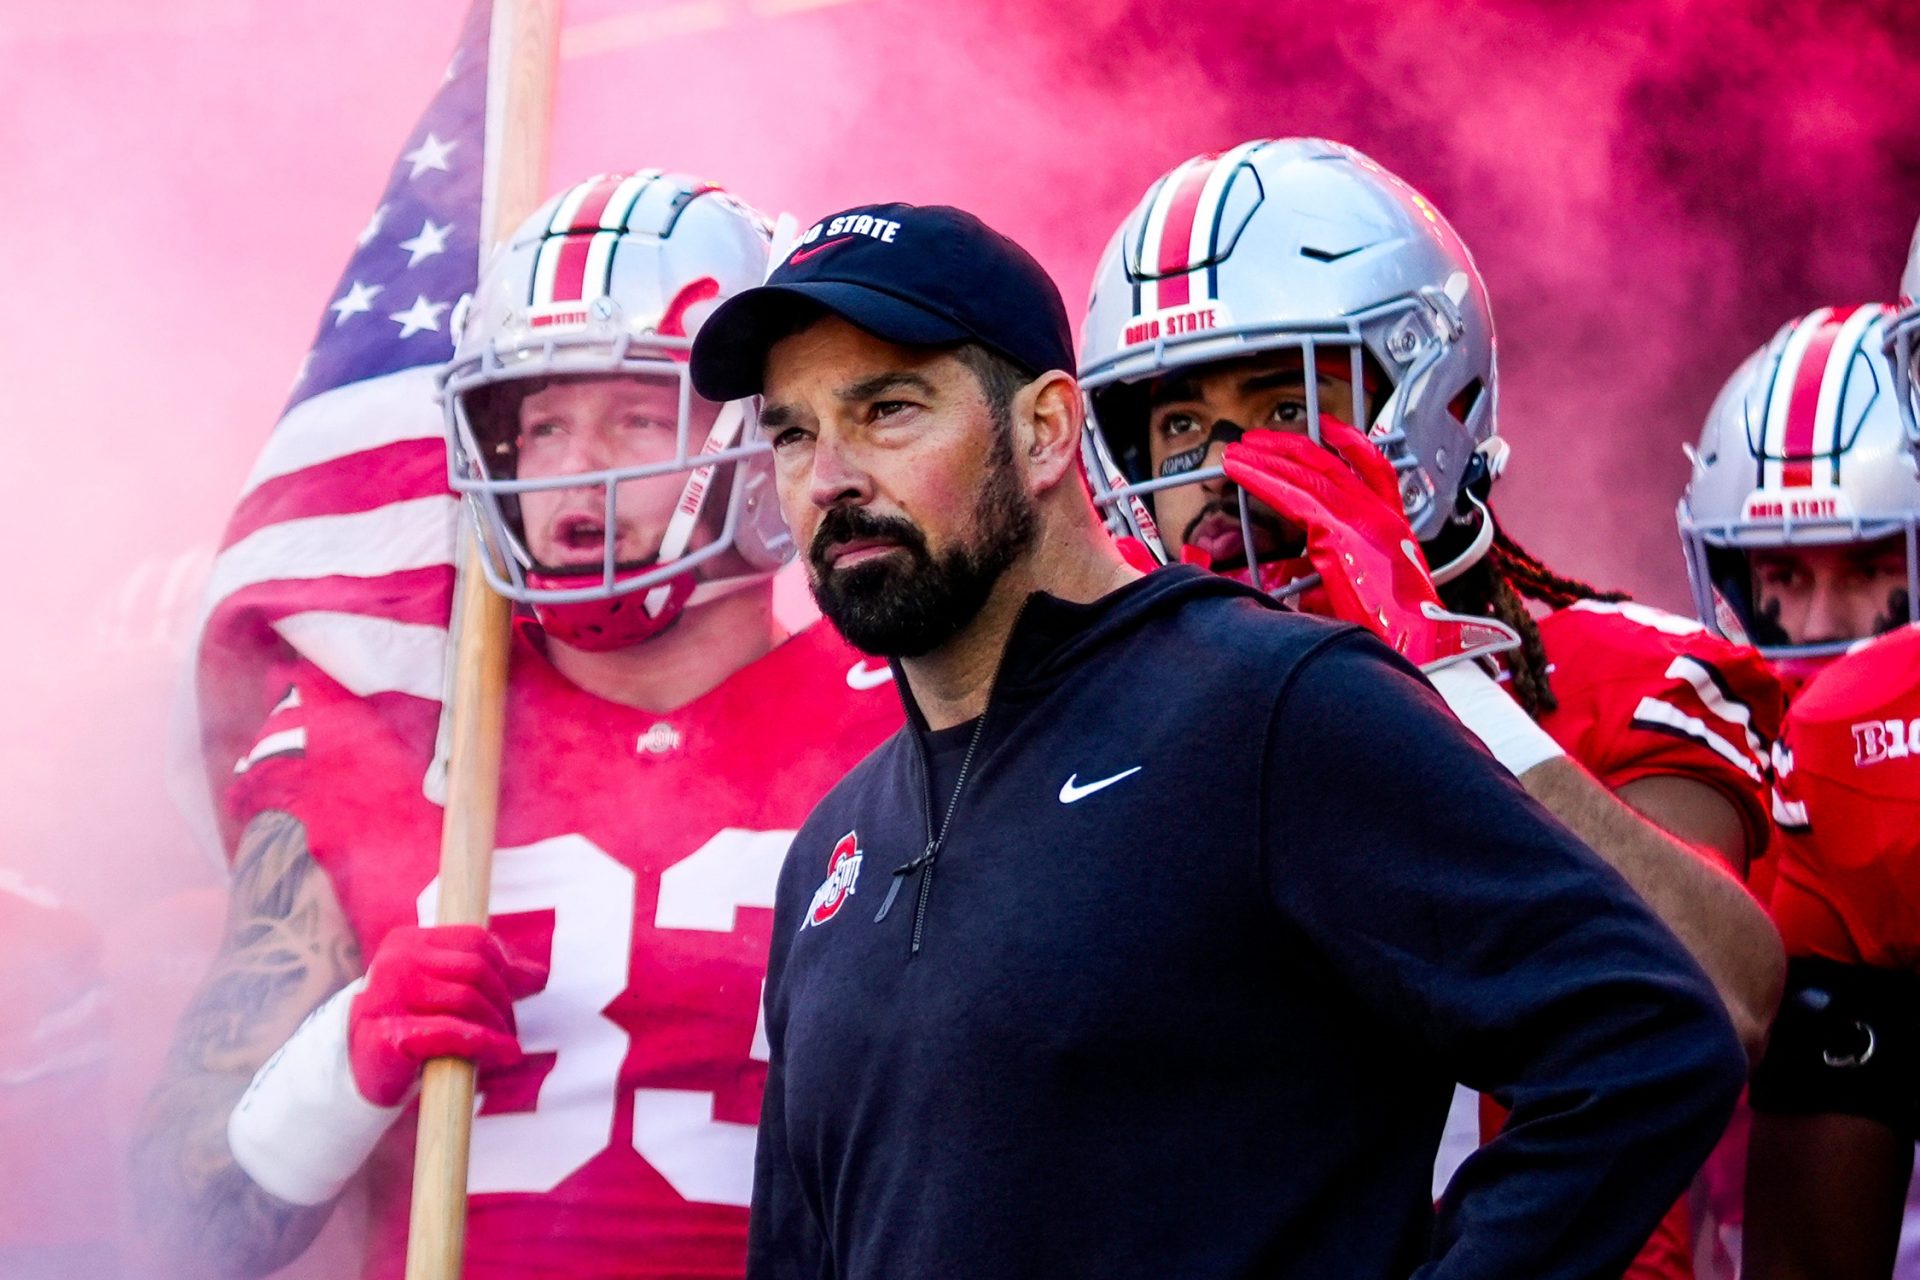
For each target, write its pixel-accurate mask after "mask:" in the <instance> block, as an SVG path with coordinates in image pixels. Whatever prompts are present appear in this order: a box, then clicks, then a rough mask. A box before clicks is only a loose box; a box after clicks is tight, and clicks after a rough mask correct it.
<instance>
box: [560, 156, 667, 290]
mask: <svg viewBox="0 0 1920 1280" xmlns="http://www.w3.org/2000/svg"><path fill="white" fill-rule="evenodd" d="M659 177H660V170H658V169H645V170H642V171H641V172H639V173H636V174H633V175H631V176H622V175H620V174H606V175H602V176H600V177H598V178H590V179H588V180H587V181H585V182H582V183H580V184H578V185H577V186H575V187H574V188H573V189H572V190H571V191H569V192H567V194H566V196H565V197H564V198H562V199H561V201H560V203H559V205H558V206H557V207H556V208H555V209H554V211H553V218H552V219H551V220H550V221H549V222H548V224H547V233H548V235H547V239H546V241H545V242H544V243H543V244H541V246H540V256H539V258H538V260H537V261H536V263H535V265H534V275H533V297H531V298H529V299H528V301H529V302H530V303H531V304H532V305H533V306H535V307H544V306H550V305H552V304H553V303H556V302H580V301H583V300H585V299H587V298H590V297H591V298H597V297H599V296H600V295H602V294H604V293H606V292H608V280H609V272H610V269H611V266H612V262H613V249H614V246H615V245H616V244H618V243H619V242H620V233H621V232H622V231H624V230H625V229H626V226H627V219H628V218H629V217H630V216H632V214H633V209H634V206H635V205H637V204H638V203H639V202H640V197H641V195H642V193H644V192H645V191H646V189H647V187H648V186H649V185H650V184H652V183H653V181H654V180H655V179H657V178H659Z"/></svg>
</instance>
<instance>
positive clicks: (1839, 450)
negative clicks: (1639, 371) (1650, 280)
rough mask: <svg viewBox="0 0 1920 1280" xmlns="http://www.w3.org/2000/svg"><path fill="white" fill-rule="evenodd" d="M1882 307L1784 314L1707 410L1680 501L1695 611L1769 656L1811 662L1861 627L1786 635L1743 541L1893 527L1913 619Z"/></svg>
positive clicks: (1916, 569) (1916, 593)
mask: <svg viewBox="0 0 1920 1280" xmlns="http://www.w3.org/2000/svg"><path fill="white" fill-rule="evenodd" d="M1892 316H1893V308H1891V307H1882V306H1858V307H1823V308H1821V309H1820V310H1818V311H1814V312H1811V313H1810V314H1808V315H1805V316H1801V317H1799V318H1798V319H1795V320H1792V321H1789V322H1788V323H1787V324H1786V325H1784V326H1782V328H1781V329H1780V331H1779V332H1778V333H1776V334H1774V336H1773V338H1772V339H1771V340H1770V341H1768V343H1767V344H1766V345H1765V346H1764V347H1762V348H1761V349H1760V350H1758V351H1756V352H1754V353H1753V354H1752V355H1750V356H1748V357H1747V359H1746V360H1745V362H1743V363H1742V364H1741V365H1740V367H1739V369H1738V370H1736V371H1735V372H1734V374H1733V376H1732V377H1731V378H1730V379H1728V381H1727V383H1726V385H1725V386H1724V387H1723V388H1722V389H1721V391H1720V394H1719V396H1718V397H1717V398H1716V399H1715V400H1714V402H1713V407H1712V409H1711V410H1709V411H1708V414H1707V421H1706V426H1705V429H1704V430H1703V431H1702V432H1701V435H1700V444H1699V447H1698V448H1689V449H1688V450H1687V456H1688V458H1689V459H1690V461H1691V462H1692V464H1693V474H1692V477H1691V478H1690V479H1689V480H1688V481H1687V487H1686V491H1685V493H1684V494H1683V495H1682V496H1681V499H1680V507H1679V512H1678V516H1679V523H1680V539H1681V542H1682V544H1683V546H1684V548H1685V551H1686V557H1687V577H1688V580H1689V582H1690V583H1691V585H1692V588H1693V599H1694V608H1695V610H1696V612H1697V613H1698V615H1699V617H1700V620H1701V621H1702V622H1704V623H1706V624H1707V625H1708V626H1709V627H1710V628H1712V629H1713V630H1714V631H1716V632H1718V633H1719V634H1721V635H1723V636H1725V637H1727V638H1728V639H1730V640H1734V641H1737V642H1740V643H1746V644H1753V645H1754V646H1755V647H1756V648H1758V649H1759V650H1760V652H1761V653H1763V654H1765V655H1766V656H1767V658H1768V659H1770V660H1772V661H1774V662H1777V663H1782V662H1783V663H1789V664H1791V663H1795V662H1812V663H1818V662H1819V661H1822V660H1824V659H1826V658H1829V657H1831V656H1833V655H1835V654H1838V653H1842V652H1844V651H1845V650H1846V649H1847V647H1848V646H1849V645H1850V644H1853V643H1855V642H1856V641H1858V640H1859V639H1861V638H1862V637H1858V636H1855V637H1848V638H1846V639H1841V640H1836V641H1833V642H1831V643H1823V644H1805V645H1795V644H1790V643H1788V642H1787V640H1786V638H1785V636H1784V635H1781V634H1780V633H1779V628H1778V626H1777V625H1776V624H1773V623H1772V622H1771V621H1770V620H1769V619H1768V618H1766V617H1763V616H1761V615H1760V613H1759V611H1758V610H1757V608H1756V606H1755V601H1754V581H1753V566H1752V564H1751V563H1750V553H1751V552H1753V551H1755V550H1758V549H1762V548H1770V547H1784V546H1796V547H1808V546H1832V545H1835V544H1843V543H1855V542H1874V541H1878V540H1880V539H1884V538H1888V537H1892V536H1895V535H1900V536H1903V537H1904V538H1905V542H1906V563H1907V612H1908V617H1909V619H1910V620H1912V621H1920V556H1917V555H1916V551H1920V545H1916V538H1917V537H1920V534H1917V532H1916V530H1917V529H1920V475H1917V474H1916V468H1915V459H1914V454H1913V452H1912V450H1911V449H1910V448H1909V447H1908V439H1907V432H1906V429H1905V427H1904V426H1903V422H1902V413H1901V410H1900V396H1899V394H1898V393H1897V391H1896V386H1895V378H1894V376H1893V366H1892V364H1891V362H1890V361H1889V359H1888V353H1887V346H1888V343H1887V339H1886V328H1887V325H1888V323H1889V322H1890V320H1891V319H1892Z"/></svg>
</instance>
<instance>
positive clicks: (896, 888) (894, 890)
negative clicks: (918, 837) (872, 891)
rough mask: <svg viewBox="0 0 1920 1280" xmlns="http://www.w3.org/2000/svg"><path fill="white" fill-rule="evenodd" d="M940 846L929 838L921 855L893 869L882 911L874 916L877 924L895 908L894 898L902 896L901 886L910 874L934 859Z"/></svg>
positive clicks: (882, 903)
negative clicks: (934, 852) (934, 854)
mask: <svg viewBox="0 0 1920 1280" xmlns="http://www.w3.org/2000/svg"><path fill="white" fill-rule="evenodd" d="M939 846H940V842H939V841H938V840H929V841H927V847H926V848H925V849H922V850H921V851H920V856H919V857H917V858H915V859H914V860H913V861H912V862H903V863H901V864H900V865H899V866H897V867H895V868H894V869H893V879H892V882H891V883H889V884H888V885H887V896H886V897H885V898H883V899H882V900H881V902H880V911H879V913H878V914H877V915H875V916H874V917H873V922H874V923H875V924H879V923H880V922H881V921H882V920H885V919H886V918H887V912H889V911H891V910H893V900H894V899H895V898H897V897H899V896H900V886H901V885H903V884H905V883H906V880H907V877H908V876H910V875H912V874H913V873H914V872H916V871H918V870H919V869H920V868H922V867H924V866H926V865H927V864H928V863H929V862H932V861H933V851H934V850H935V849H937V848H939Z"/></svg>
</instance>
